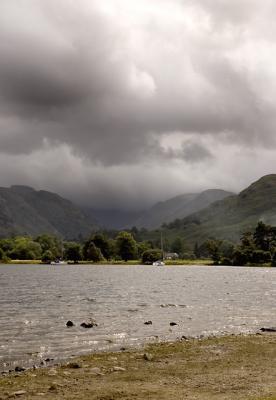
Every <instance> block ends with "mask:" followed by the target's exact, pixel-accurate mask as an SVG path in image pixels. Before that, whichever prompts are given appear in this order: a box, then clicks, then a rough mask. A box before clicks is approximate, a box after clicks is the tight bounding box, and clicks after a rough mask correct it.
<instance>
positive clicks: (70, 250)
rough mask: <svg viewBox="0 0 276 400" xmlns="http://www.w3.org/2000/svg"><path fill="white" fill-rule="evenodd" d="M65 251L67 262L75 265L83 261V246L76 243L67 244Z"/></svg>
mask: <svg viewBox="0 0 276 400" xmlns="http://www.w3.org/2000/svg"><path fill="white" fill-rule="evenodd" d="M64 247H65V251H64V258H65V259H66V260H70V261H74V262H75V263H76V262H78V261H80V260H81V245H80V244H79V243H76V242H66V243H65V245H64Z"/></svg>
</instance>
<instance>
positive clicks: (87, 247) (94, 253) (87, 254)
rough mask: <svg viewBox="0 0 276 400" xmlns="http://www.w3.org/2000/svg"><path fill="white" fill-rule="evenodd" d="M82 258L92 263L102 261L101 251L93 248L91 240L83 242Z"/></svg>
mask: <svg viewBox="0 0 276 400" xmlns="http://www.w3.org/2000/svg"><path fill="white" fill-rule="evenodd" d="M83 258H84V260H87V261H93V262H97V261H103V260H104V257H103V255H102V252H101V250H100V249H98V247H96V246H95V243H94V242H93V241H92V240H90V241H87V242H85V244H84V246H83Z"/></svg>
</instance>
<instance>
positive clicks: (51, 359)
mask: <svg viewBox="0 0 276 400" xmlns="http://www.w3.org/2000/svg"><path fill="white" fill-rule="evenodd" d="M50 361H54V359H53V358H46V359H45V362H50Z"/></svg>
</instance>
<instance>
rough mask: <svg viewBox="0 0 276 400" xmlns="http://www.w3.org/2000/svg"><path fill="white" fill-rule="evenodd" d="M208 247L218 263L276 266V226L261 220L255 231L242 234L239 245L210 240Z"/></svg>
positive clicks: (211, 255)
mask: <svg viewBox="0 0 276 400" xmlns="http://www.w3.org/2000/svg"><path fill="white" fill-rule="evenodd" d="M206 247H207V249H208V252H209V254H210V257H211V258H212V260H213V262H214V264H216V265H220V264H221V265H240V266H244V265H260V264H270V265H272V266H276V227H273V226H270V225H266V224H265V223H263V222H262V221H260V222H259V223H258V224H257V226H256V228H255V229H254V231H246V232H244V233H243V234H242V236H241V239H240V242H239V244H238V245H234V244H232V243H230V242H226V241H223V240H209V241H207V242H206Z"/></svg>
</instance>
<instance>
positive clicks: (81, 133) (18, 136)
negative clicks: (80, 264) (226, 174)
mask: <svg viewBox="0 0 276 400" xmlns="http://www.w3.org/2000/svg"><path fill="white" fill-rule="evenodd" d="M274 14H275V7H274V6H273V5H272V4H271V2H270V1H268V0H267V1H263V2H262V3H260V2H258V1H255V0H253V1H252V0H245V1H243V2H240V1H238V0H233V1H231V2H229V1H227V0H223V1H221V2H217V1H212V0H196V1H191V0H186V1H183V0H170V1H169V0H162V1H159V2H155V1H151V2H149V1H148V0H141V1H140V2H135V1H134V0H116V1H115V0H113V1H112V0H103V2H96V1H88V0H80V1H78V2H77V3H76V2H73V1H68V0H55V1H54V0H47V2H45V1H42V0H29V1H28V5H27V6H26V2H25V1H23V0H17V1H15V0H2V1H1V4H0V151H1V152H2V153H3V154H4V153H7V154H11V155H16V156H20V155H25V154H29V156H30V157H32V155H33V157H35V156H34V154H35V153H37V152H38V151H42V150H43V149H45V148H47V149H48V150H49V149H53V151H54V150H55V149H56V148H62V146H66V147H67V148H68V149H69V150H70V156H68V155H65V154H63V157H64V158H65V159H66V157H69V158H70V157H73V158H74V159H75V158H78V159H79V162H80V163H81V164H82V165H83V166H82V169H83V171H86V172H85V175H86V176H88V175H89V174H88V173H87V168H88V167H87V166H88V165H89V170H90V171H91V174H92V173H95V174H99V175H98V176H103V179H104V180H105V182H108V185H110V184H111V183H110V181H109V180H108V179H107V177H106V175H105V173H104V171H107V170H109V169H110V168H111V169H112V168H117V167H118V168H126V171H127V170H129V171H130V166H132V167H135V168H138V169H139V168H140V170H141V171H143V173H144V171H145V166H146V165H149V164H151V166H150V167H149V168H152V166H158V165H163V166H166V168H167V169H170V173H169V172H168V175H170V174H173V175H174V174H175V176H178V174H177V168H178V166H177V163H179V162H183V163H184V165H185V166H186V167H187V168H188V169H189V165H191V164H192V165H193V168H195V166H197V165H198V168H199V169H200V168H204V165H207V163H210V162H212V163H214V164H215V163H216V157H217V156H216V154H215V153H214V152H213V151H212V149H211V144H210V143H211V141H210V142H208V140H209V137H211V138H212V140H215V141H217V142H219V143H221V144H222V145H223V146H224V147H225V149H227V146H229V145H232V144H234V145H236V146H238V148H240V149H244V148H246V147H248V146H250V147H251V148H252V149H253V150H254V149H256V148H261V149H263V151H265V148H274V147H275V139H274V137H275V134H274V128H275V122H276V121H275V115H276V114H275V111H276V110H275V104H276V103H275V100H276V99H275V89H276V88H274V87H273V84H271V82H273V81H274V78H276V76H275V75H274V74H275V73H274V71H275V68H274V67H275V59H274V56H273V51H272V50H271V51H270V49H272V47H271V46H273V40H272V39H275V37H276V32H275V33H274V34H273V33H272V32H271V30H270V31H269V30H268V29H265V26H266V25H269V26H270V25H271V26H272V22H273V21H272V20H273V15H274ZM273 35H274V36H275V37H274V36H273ZM175 132H181V135H182V140H181V141H180V143H179V146H178V148H176V147H175V146H174V143H173V140H174V139H173V134H174V133H175ZM191 132H193V133H194V134H195V138H194V139H193V141H189V139H188V137H189V135H190V133H191ZM164 135H167V137H168V141H170V140H171V146H169V148H167V149H164V148H163V147H162V143H161V142H162V137H164ZM170 137H171V139H170ZM203 137H205V138H206V141H204V142H203V141H202V140H201V138H203ZM204 140H205V139H204ZM182 142H184V143H186V144H185V145H184V146H182V144H181V143H182ZM45 146H46V147H45ZM48 150H47V151H48ZM45 151H46V150H45ZM187 165H188V166H187ZM79 168H80V167H79ZM99 168H102V172H99ZM80 169H81V168H80ZM171 170H174V171H175V172H174V173H172V172H171ZM135 171H136V172H135V173H137V174H138V175H139V173H138V172H137V171H138V170H135ZM121 173H122V172H121ZM129 173H130V172H129ZM187 173H188V172H187ZM199 173H202V171H201V172H199ZM43 174H45V172H43V171H41V176H43ZM101 174H102V175H101ZM214 174H215V172H214ZM64 175H66V171H64ZM245 175H246V176H248V171H247V172H245ZM89 176H90V175H89ZM170 176H171V175H170ZM32 179H34V177H32ZM45 179H46V178H45ZM79 179H81V178H79ZM87 179H88V178H87ZM89 179H91V178H89ZM89 179H88V181H89ZM114 179H115V178H114ZM116 179H118V178H116ZM209 181H210V184H211V183H212V182H213V181H214V182H215V181H216V180H215V179H213V180H212V179H211V178H210V179H209ZM45 182H46V180H45ZM47 182H48V180H47ZM99 182H100V179H99V180H98V181H97V182H94V184H95V185H97V187H100V183H99ZM28 183H31V182H28ZM85 184H87V182H83V185H85ZM101 184H102V185H103V186H104V185H105V184H104V183H101ZM106 184H107V183H106ZM141 187H142V183H141ZM64 190H65V189H64ZM112 190H113V191H116V184H115V185H114V187H112ZM95 191H96V189H95ZM124 191H125V193H127V188H124ZM99 193H100V190H99ZM99 196H100V195H99Z"/></svg>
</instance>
